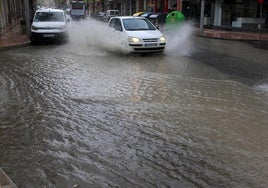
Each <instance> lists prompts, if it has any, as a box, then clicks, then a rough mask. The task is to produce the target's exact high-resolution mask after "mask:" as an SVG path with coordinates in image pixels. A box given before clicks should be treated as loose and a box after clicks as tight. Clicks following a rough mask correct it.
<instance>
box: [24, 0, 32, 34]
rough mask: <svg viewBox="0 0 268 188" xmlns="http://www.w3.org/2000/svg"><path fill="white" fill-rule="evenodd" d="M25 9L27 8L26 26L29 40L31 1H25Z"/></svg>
mask: <svg viewBox="0 0 268 188" xmlns="http://www.w3.org/2000/svg"><path fill="white" fill-rule="evenodd" d="M24 7H25V21H26V22H25V24H26V33H27V37H28V39H29V38H30V34H31V33H30V26H31V23H30V4H29V0H24Z"/></svg>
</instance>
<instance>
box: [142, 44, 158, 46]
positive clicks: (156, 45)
mask: <svg viewBox="0 0 268 188" xmlns="http://www.w3.org/2000/svg"><path fill="white" fill-rule="evenodd" d="M145 46H157V44H145Z"/></svg>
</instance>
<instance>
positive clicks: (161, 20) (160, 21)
mask: <svg viewBox="0 0 268 188" xmlns="http://www.w3.org/2000/svg"><path fill="white" fill-rule="evenodd" d="M166 17H167V14H166V13H153V14H151V15H150V16H149V17H148V19H149V20H150V21H151V22H152V23H153V24H154V25H155V26H157V27H163V25H164V24H165V22H166Z"/></svg>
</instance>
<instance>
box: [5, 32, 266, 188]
mask: <svg viewBox="0 0 268 188" xmlns="http://www.w3.org/2000/svg"><path fill="white" fill-rule="evenodd" d="M76 41H78V40H76ZM181 46H183V47H181V48H179V47H178V48H173V49H167V51H166V53H164V54H162V55H161V54H160V55H156V54H151V55H125V54H122V53H117V52H111V51H107V50H104V49H103V48H101V47H97V46H96V45H95V44H94V45H93V44H91V43H87V42H84V43H79V42H77V43H76V42H74V41H73V39H71V41H70V43H67V44H62V45H36V46H32V45H29V46H26V47H22V48H16V49H12V50H5V51H0V148H1V151H0V167H1V168H2V169H3V170H4V171H5V172H6V173H7V174H8V175H9V176H10V178H11V179H12V180H13V181H14V183H15V184H16V185H17V186H18V187H20V188H21V187H22V188H24V187H25V188H29V187H50V188H51V187H57V188H58V187H64V188H66V187H70V188H72V187H83V188H87V187H135V188H136V187H146V188H148V187H174V188H175V187H176V188H177V187H258V188H265V187H267V186H268V179H267V177H268V145H267V143H268V136H267V132H268V79H267V78H268V69H267V68H268V65H267V59H268V53H267V50H262V49H258V48H254V47H253V46H251V45H250V44H246V43H241V42H235V41H223V40H212V39H206V38H196V37H191V39H190V41H188V42H187V44H186V43H184V44H181ZM265 63H266V64H265Z"/></svg>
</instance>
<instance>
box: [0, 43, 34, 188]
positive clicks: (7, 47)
mask: <svg viewBox="0 0 268 188" xmlns="http://www.w3.org/2000/svg"><path fill="white" fill-rule="evenodd" d="M29 44H30V41H27V42H23V43H20V44H13V45H7V46H0V50H10V49H14V48H19V47H23V46H27V45H29ZM0 188H1V187H0Z"/></svg>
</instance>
